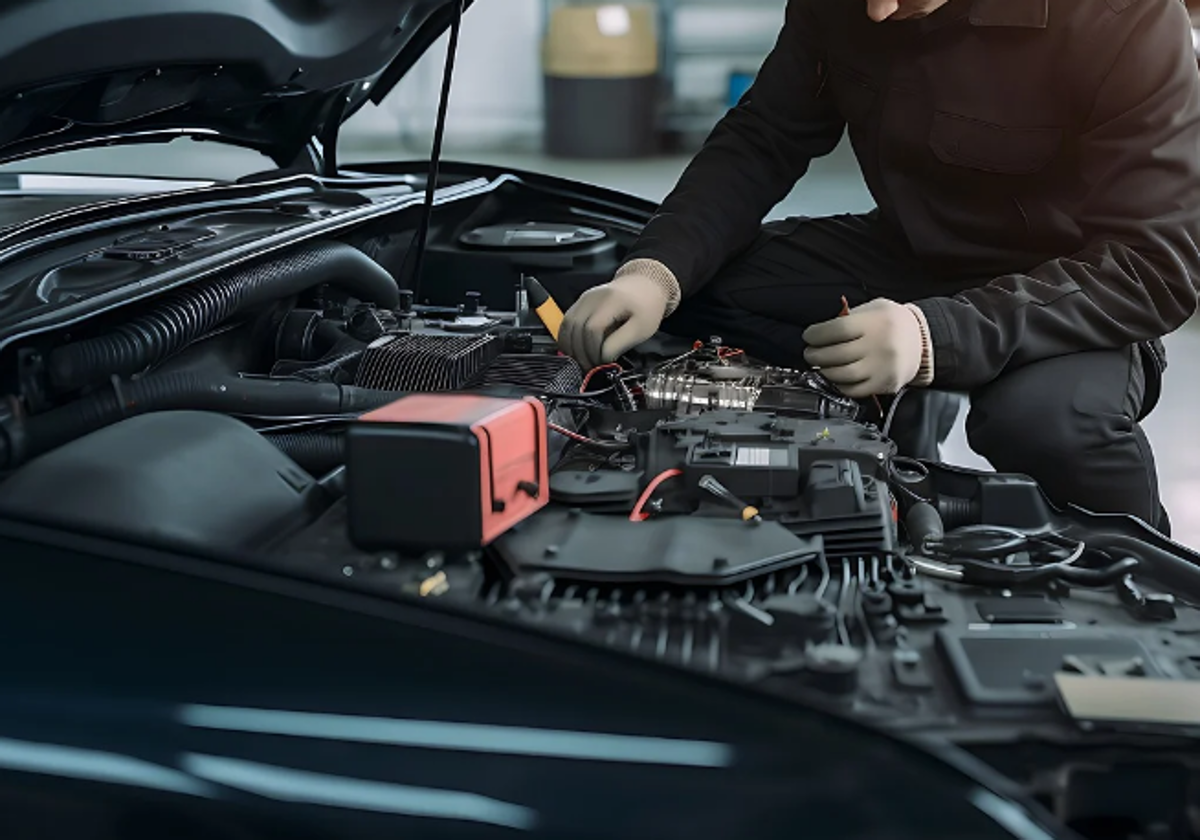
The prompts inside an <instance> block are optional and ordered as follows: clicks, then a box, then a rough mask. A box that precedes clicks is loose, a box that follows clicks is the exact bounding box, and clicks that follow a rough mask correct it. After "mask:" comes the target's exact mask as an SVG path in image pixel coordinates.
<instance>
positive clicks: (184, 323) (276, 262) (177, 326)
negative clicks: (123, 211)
mask: <svg viewBox="0 0 1200 840" xmlns="http://www.w3.org/2000/svg"><path fill="white" fill-rule="evenodd" d="M323 283H333V284H337V285H338V286H340V287H342V288H344V289H345V290H346V291H348V292H349V293H350V294H352V295H354V296H355V297H357V298H359V299H361V300H364V301H367V302H369V303H374V304H376V305H377V306H380V307H383V308H385V309H395V308H396V307H398V306H399V305H400V289H399V286H398V285H397V284H396V281H395V279H394V278H393V277H392V275H390V274H388V272H387V271H386V270H385V269H384V268H383V267H382V266H380V265H379V264H378V263H376V262H375V261H374V260H372V259H371V258H370V257H368V256H367V255H366V254H364V253H363V252H362V251H359V250H358V249H357V248H354V247H352V246H350V245H346V244H344V243H341V242H319V243H315V244H313V245H309V246H307V247H305V248H303V249H301V250H298V251H293V252H291V253H289V254H287V255H285V256H281V257H278V258H275V259H271V260H268V261H266V262H262V263H259V264H257V265H253V266H250V267H248V268H245V269H241V270H239V271H234V272H232V273H230V274H227V275H225V276H224V277H218V278H215V279H213V280H208V281H205V282H201V283H197V284H195V285H191V286H184V287H182V288H179V289H176V290H174V291H172V292H169V293H168V294H167V295H166V296H165V297H164V298H163V299H162V300H160V301H159V302H158V303H157V304H156V305H155V306H154V308H153V309H152V310H151V311H149V312H147V313H145V314H143V315H139V316H138V317H136V318H134V319H132V320H130V321H128V322H126V323H124V324H122V325H120V326H119V327H116V328H115V329H114V330H113V331H112V332H110V333H107V334H105V335H100V336H97V337H95V338H88V339H84V340H82V341H77V342H74V343H72V344H67V345H65V346H63V347H59V348H58V349H56V350H54V351H53V352H51V354H50V357H49V361H48V364H47V368H48V371H49V374H50V382H51V384H52V385H53V386H54V387H55V388H57V389H58V390H59V391H60V392H63V391H74V390H76V389H79V388H83V387H86V386H88V385H95V384H97V383H99V382H103V381H104V380H105V379H107V378H108V377H110V376H114V375H116V376H130V375H132V374H135V373H139V372H141V371H144V370H145V369H146V368H148V367H150V366H151V365H153V364H155V363H157V362H161V361H162V360H163V359H166V358H168V357H169V356H171V355H173V354H174V353H177V352H179V351H180V350H182V349H183V348H185V347H187V346H188V345H189V344H190V343H192V342H193V341H195V340H196V339H198V338H200V337H201V336H203V335H204V334H205V333H207V332H209V331H210V330H212V329H214V328H215V327H217V326H219V325H221V324H223V323H224V322H226V321H228V320H229V319H230V318H232V317H233V316H235V315H237V314H239V313H241V312H244V311H246V310H248V309H253V308H255V307H258V306H263V305H265V304H267V303H271V302H272V301H276V300H279V299H281V298H286V297H289V296H291V295H295V294H299V293H300V292H303V291H305V290H307V289H311V288H313V287H314V286H319V285H321V284H323Z"/></svg>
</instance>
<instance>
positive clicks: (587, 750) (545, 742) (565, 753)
mask: <svg viewBox="0 0 1200 840" xmlns="http://www.w3.org/2000/svg"><path fill="white" fill-rule="evenodd" d="M179 721H180V722H181V723H183V724H184V725H186V726H191V727H194V728H199V729H220V730H225V731H230V732H243V733H255V734H260V735H285V736H293V737H297V738H314V739H321V740H334V741H353V742H358V743H368V744H387V745H390V746H403V747H427V748H430V749H439V750H454V751H461V752H484V753H495V754H500V755H527V756H537V757H541V758H563V759H576V760H581V761H615V762H624V763H630V764H669V765H673V766H677V767H711V768H721V767H729V766H730V765H732V763H733V757H734V752H733V748H732V747H731V746H730V745H728V744H721V743H716V742H712V741H691V740H682V739H673V738H648V737H639V736H633V735H610V734H605V733H598V732H568V731H561V730H557V731H556V730H549V729H532V728H527V727H517V726H494V725H487V724H476V723H447V722H442V721H432V720H395V719H392V718H378V717H359V716H353V715H335V714H313V713H307V712H288V711H279V710H273V709H239V708H230V707H221V706H193V705H189V706H184V707H182V708H181V710H180V712H179Z"/></svg>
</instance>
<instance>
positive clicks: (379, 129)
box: [346, 0, 783, 151]
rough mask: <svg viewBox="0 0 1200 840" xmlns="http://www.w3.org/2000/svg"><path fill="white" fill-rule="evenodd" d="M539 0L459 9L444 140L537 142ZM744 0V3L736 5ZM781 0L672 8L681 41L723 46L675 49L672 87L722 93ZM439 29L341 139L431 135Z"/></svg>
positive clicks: (482, 145)
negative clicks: (686, 53)
mask: <svg viewBox="0 0 1200 840" xmlns="http://www.w3.org/2000/svg"><path fill="white" fill-rule="evenodd" d="M544 2H545V0H476V2H475V4H474V6H473V7H472V8H471V10H470V11H469V12H468V13H467V16H466V19H465V23H464V25H463V32H462V37H461V40H460V44H459V55H458V60H457V63H456V67H455V83H454V90H453V95H452V96H451V102H450V115H449V120H448V121H447V131H446V146H447V149H449V150H466V151H470V150H478V149H492V148H497V147H515V148H536V147H537V145H538V144H539V142H540V139H541V130H542V77H541V57H540V49H541V38H542V22H543V14H544V11H543V10H544ZM743 3H745V5H743ZM782 10H783V0H766V2H763V0H742V2H739V0H730V2H729V3H728V5H725V6H722V5H721V4H720V3H713V2H711V0H707V2H706V5H705V7H702V8H688V9H683V10H681V11H680V12H679V14H678V15H677V18H676V19H677V29H676V38H677V41H678V43H680V44H681V45H691V46H693V47H696V46H699V47H703V48H704V49H709V48H716V49H717V50H729V51H730V53H729V54H726V55H722V54H708V55H703V56H701V55H695V56H691V57H687V58H684V59H681V61H680V63H679V65H678V78H677V84H676V91H677V92H678V93H679V95H680V96H682V97H686V98H689V99H693V98H699V99H713V100H717V99H720V98H721V97H723V95H724V91H725V87H726V80H727V78H728V74H729V72H730V70H732V69H734V68H739V69H751V70H753V69H756V68H757V67H758V65H759V63H760V62H761V60H762V55H763V54H764V52H765V49H766V48H769V46H770V44H771V43H772V42H773V41H774V36H775V34H776V33H777V31H778V29H779V25H780V22H781V20H782V15H783V11H782ZM446 40H447V39H446V38H443V39H442V40H441V41H440V42H439V43H438V44H437V45H436V46H435V47H434V48H433V49H431V50H430V51H429V53H428V54H427V55H426V56H425V58H424V59H422V61H421V62H420V63H419V64H418V65H417V66H416V67H414V68H413V71H412V73H410V75H409V76H408V77H407V78H405V79H404V81H403V82H402V83H401V84H400V85H399V86H398V87H397V89H396V90H395V91H394V92H393V93H392V94H391V95H390V96H389V97H388V99H387V100H386V101H385V102H384V103H383V105H382V106H380V107H378V108H375V107H368V108H366V109H364V110H363V111H362V112H361V113H359V114H358V115H356V116H355V118H354V120H353V121H352V122H351V123H350V124H348V125H347V127H346V132H347V133H346V141H347V142H348V143H350V144H354V145H358V146H371V147H374V146H390V145H394V144H395V143H396V142H397V141H400V142H403V143H404V144H405V145H408V146H414V147H416V148H422V147H424V146H426V145H427V144H428V143H429V140H430V138H431V136H432V131H433V124H434V119H435V116H436V114H437V98H438V93H439V88H440V83H441V75H442V69H443V66H444V62H445V53H446V50H445V47H446Z"/></svg>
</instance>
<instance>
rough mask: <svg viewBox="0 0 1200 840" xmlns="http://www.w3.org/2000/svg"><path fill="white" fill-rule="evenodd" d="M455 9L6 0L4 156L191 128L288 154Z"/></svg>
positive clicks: (329, 130) (394, 1)
mask: <svg viewBox="0 0 1200 840" xmlns="http://www.w3.org/2000/svg"><path fill="white" fill-rule="evenodd" d="M467 2H468V4H469V2H470V0H467ZM453 10H454V2H452V0H170V2H163V0H89V2H86V3H85V2H80V0H0V161H7V160H13V159H16V158H22V157H31V156H35V155H38V154H42V153H47V152H53V151H57V150H61V149H64V148H71V147H76V146H86V145H95V144H100V143H108V142H137V141H155V140H162V139H168V138H170V137H172V136H179V135H181V134H189V135H194V136H208V137H212V138H213V139H220V140H222V141H224V142H228V143H232V144H236V145H240V146H244V147H247V148H252V149H255V150H257V151H260V152H262V153H263V154H266V155H268V156H269V157H271V158H272V159H273V160H275V161H276V163H278V164H279V165H281V166H287V165H289V164H291V163H292V162H293V161H295V160H296V158H297V156H298V155H300V154H301V152H302V151H303V150H304V148H305V147H306V145H308V144H309V142H310V141H311V140H312V139H313V138H320V139H323V140H324V141H325V142H326V143H328V142H329V141H331V140H332V139H334V138H335V137H336V128H337V127H338V126H339V125H340V124H341V123H342V122H343V121H344V120H345V119H347V118H348V117H349V116H350V115H351V114H353V113H354V112H355V111H356V110H357V109H358V108H359V107H361V106H362V105H363V104H365V103H366V102H367V101H368V100H371V101H374V102H376V103H378V102H379V101H381V100H382V98H383V97H384V96H386V95H387V93H388V92H389V91H390V90H391V89H392V88H393V87H394V86H395V84H396V83H397V81H399V79H400V78H402V77H403V76H404V74H405V73H406V72H407V71H408V70H409V69H410V68H411V67H412V66H413V64H414V63H416V61H417V59H419V58H420V57H421V55H422V54H423V53H424V52H425V50H426V49H427V48H428V47H429V46H430V45H431V44H432V43H433V42H434V41H435V40H436V39H437V38H438V37H439V36H440V35H441V34H442V33H443V32H444V31H445V30H446V29H447V27H448V26H449V25H450V22H451V20H452V19H453Z"/></svg>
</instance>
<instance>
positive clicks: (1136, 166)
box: [917, 0, 1200, 390]
mask: <svg viewBox="0 0 1200 840" xmlns="http://www.w3.org/2000/svg"><path fill="white" fill-rule="evenodd" d="M1117 30H1119V34H1118V32H1117ZM1107 31H1108V34H1106V35H1104V36H1102V37H1101V38H1099V39H1098V40H1099V41H1108V44H1106V45H1105V46H1109V45H1111V47H1112V50H1113V52H1115V57H1114V58H1113V59H1112V60H1111V61H1108V62H1106V63H1105V64H1104V65H1102V69H1103V67H1107V72H1106V73H1105V75H1104V76H1103V77H1102V81H1101V82H1100V83H1099V86H1098V89H1097V88H1096V87H1092V88H1091V89H1092V90H1094V91H1095V93H1094V94H1093V97H1092V98H1091V99H1090V100H1086V101H1085V110H1086V109H1087V108H1088V107H1090V114H1089V115H1088V116H1087V118H1086V122H1085V124H1084V127H1083V132H1082V136H1081V137H1080V141H1079V146H1078V156H1079V157H1078V159H1079V164H1080V167H1081V169H1080V172H1081V174H1082V178H1083V182H1084V186H1085V188H1086V192H1085V193H1084V199H1083V201H1082V203H1081V205H1080V206H1079V208H1078V211H1077V214H1076V218H1077V221H1078V224H1079V225H1080V228H1081V230H1082V232H1083V234H1084V237H1085V241H1086V246H1085V247H1084V248H1083V250H1081V251H1080V252H1079V253H1076V254H1073V255H1070V256H1064V257H1063V258H1061V259H1055V260H1051V261H1049V262H1047V263H1044V264H1042V265H1040V266H1038V267H1037V268H1035V269H1034V270H1032V271H1030V272H1028V273H1027V274H1011V275H1006V276H1003V277H998V278H996V279H994V280H993V281H992V282H990V283H988V284H987V285H985V286H982V287H980V288H976V289H971V290H968V291H965V292H963V293H961V294H957V295H955V296H954V297H939V298H930V299H926V300H921V301H917V305H918V306H920V307H921V310H922V311H923V312H924V313H925V316H926V318H927V319H928V321H929V330H930V339H931V341H932V344H933V352H934V377H935V378H934V387H941V388H946V389H953V390H969V389H971V388H975V387H978V386H981V385H984V384H986V383H987V382H990V381H991V380H993V379H994V378H996V377H997V376H998V375H1000V373H1002V372H1003V371H1004V370H1005V369H1009V368H1013V367H1017V366H1021V365H1025V364H1028V363H1030V362H1034V361H1037V360H1039V359H1044V358H1049V357H1053V356H1058V355H1063V354H1067V353H1072V352H1078V351H1084V350H1099V349H1111V348H1118V347H1125V346H1129V345H1131V344H1136V343H1138V342H1142V341H1147V340H1151V339H1156V338H1161V337H1162V336H1164V335H1166V334H1167V333H1169V332H1172V331H1173V330H1175V329H1176V328H1178V327H1180V326H1181V325H1182V324H1183V323H1184V322H1185V321H1187V319H1188V318H1189V317H1191V315H1192V314H1193V313H1194V312H1195V310H1196V305H1197V279H1198V278H1200V250H1198V242H1200V72H1198V70H1197V66H1196V56H1195V52H1194V50H1193V46H1192V42H1191V36H1190V31H1191V28H1190V25H1189V21H1188V16H1187V13H1186V11H1185V10H1184V7H1183V4H1182V3H1179V2H1177V0H1141V2H1140V3H1134V4H1132V5H1131V6H1129V7H1128V8H1127V9H1126V10H1125V11H1124V12H1123V13H1120V14H1116V13H1114V14H1113V17H1112V18H1110V19H1109V21H1108V26H1107ZM1094 44H1095V42H1093V45H1094ZM1110 54H1111V53H1110ZM1089 102H1090V105H1089Z"/></svg>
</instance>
